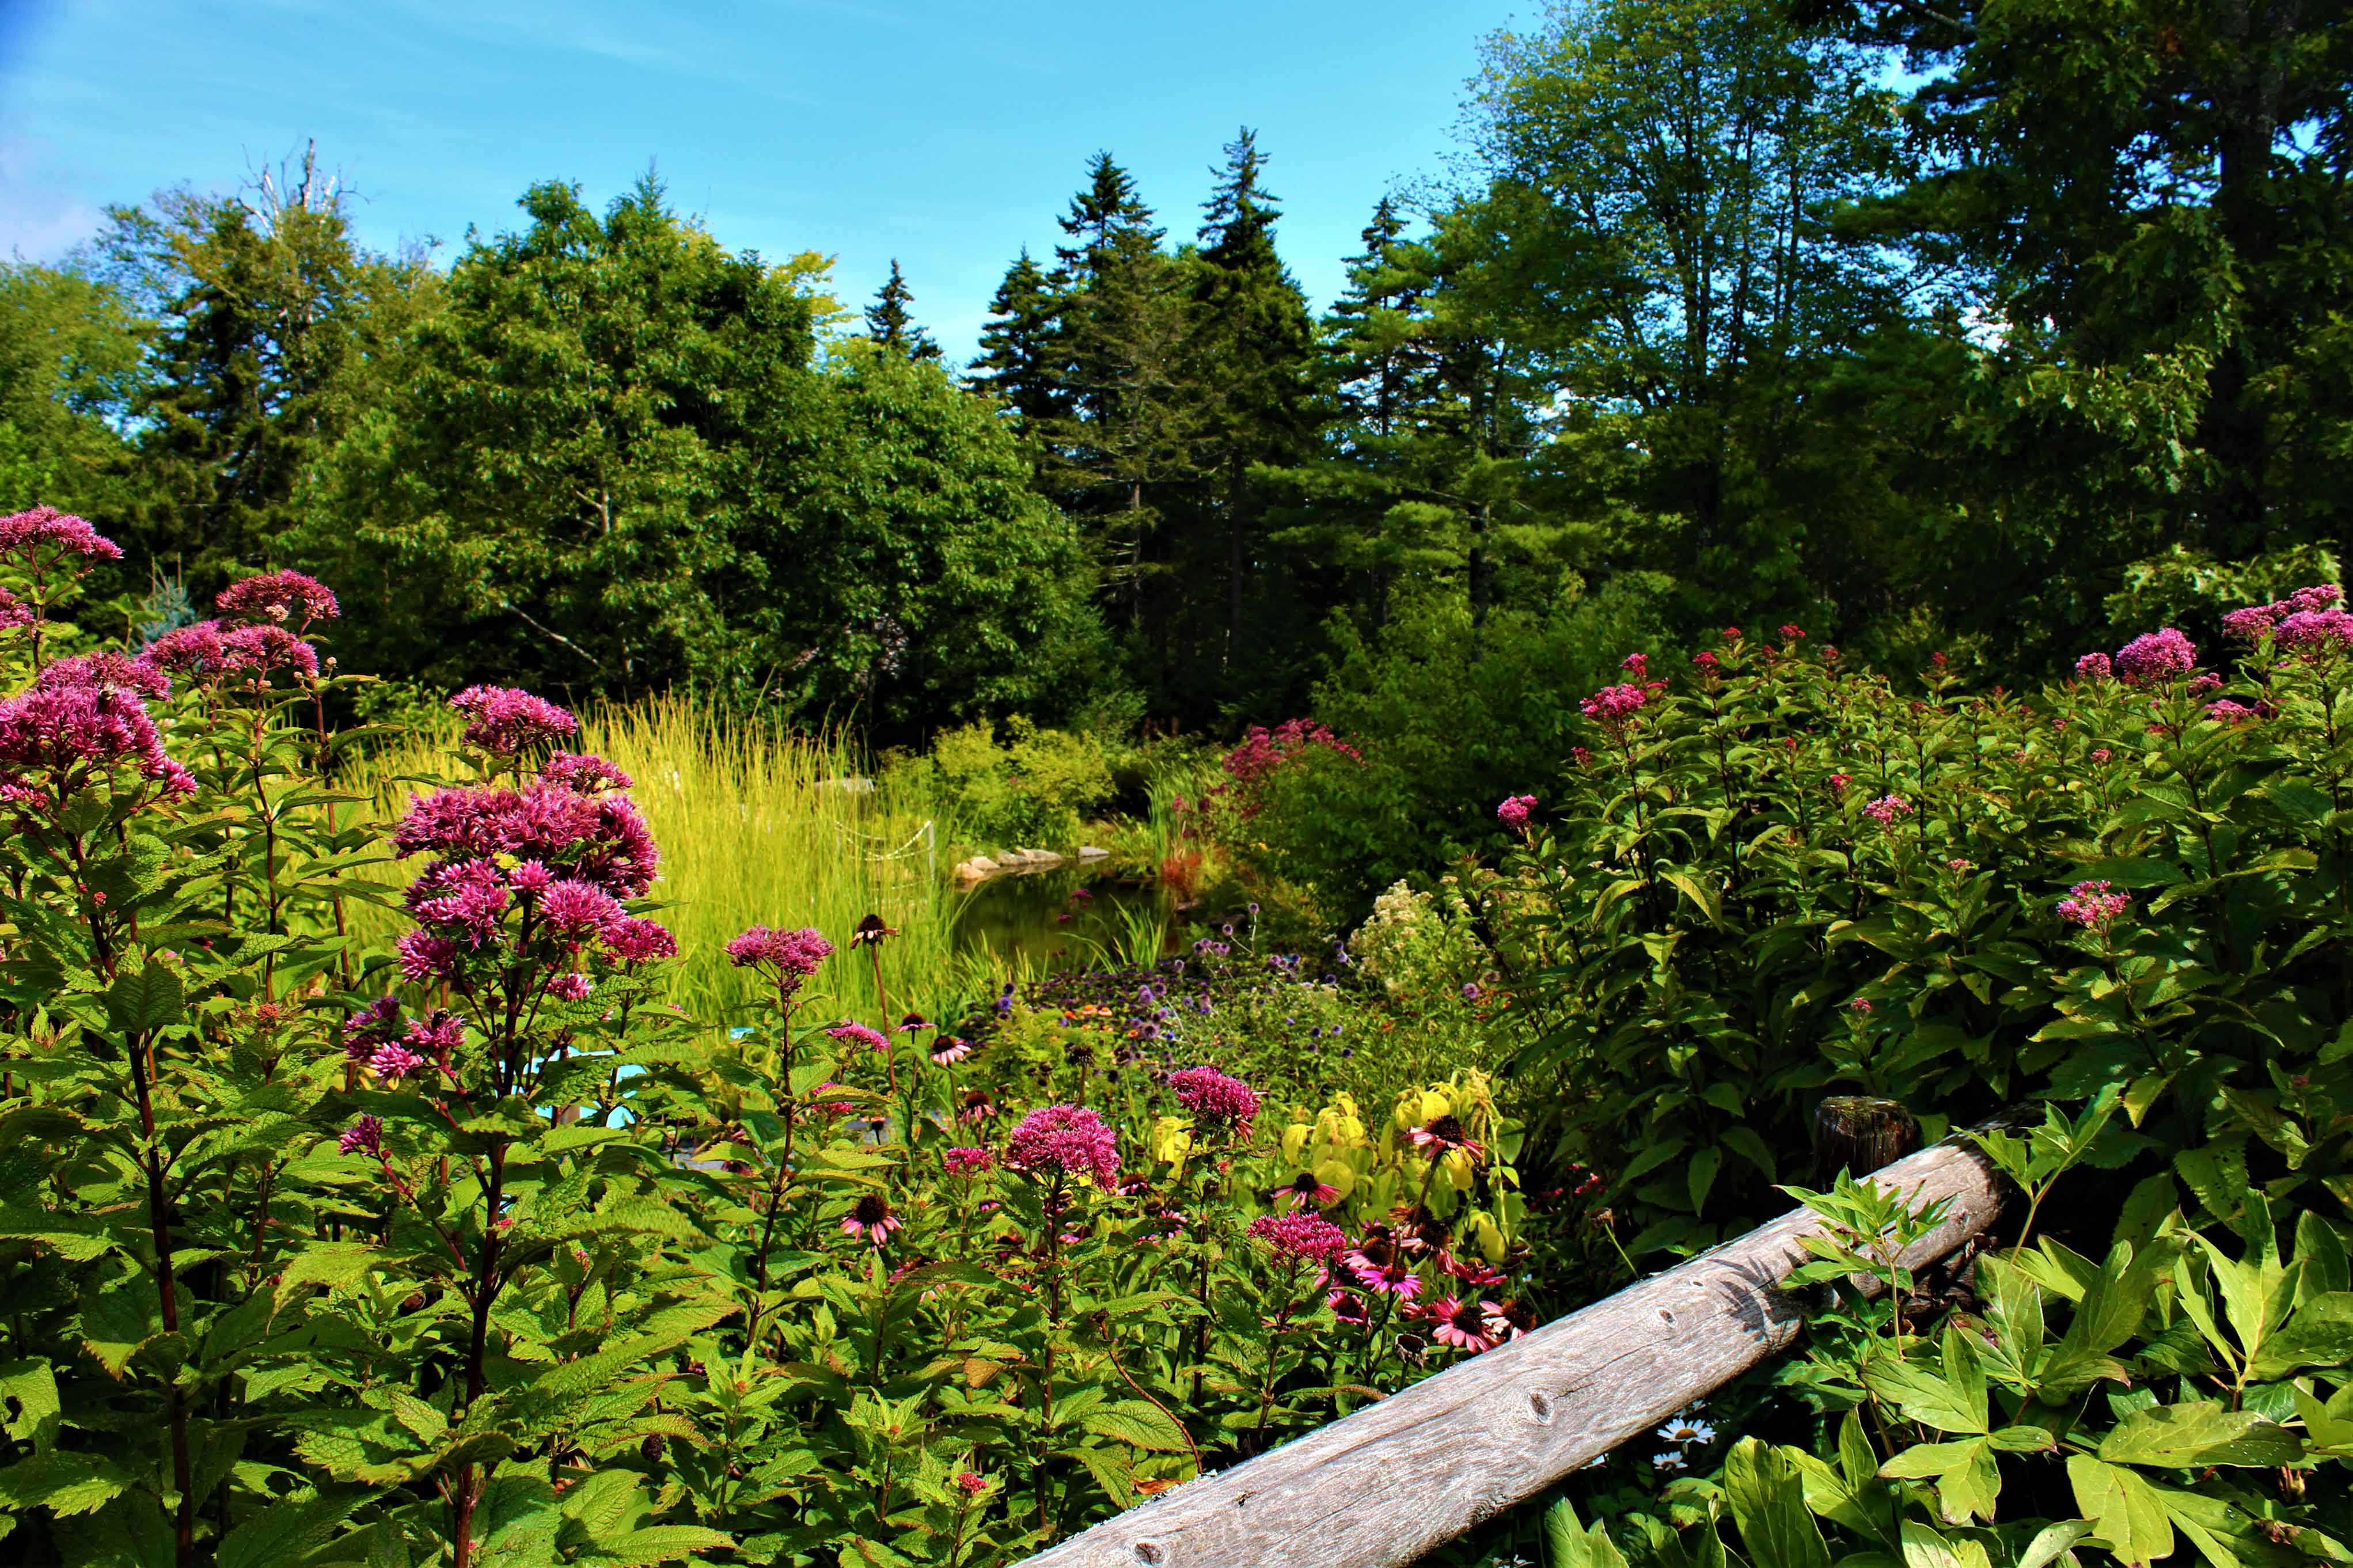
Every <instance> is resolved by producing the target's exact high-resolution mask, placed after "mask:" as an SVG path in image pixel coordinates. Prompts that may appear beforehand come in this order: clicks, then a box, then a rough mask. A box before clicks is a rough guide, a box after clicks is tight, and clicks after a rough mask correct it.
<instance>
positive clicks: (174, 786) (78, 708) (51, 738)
mask: <svg viewBox="0 0 2353 1568" xmlns="http://www.w3.org/2000/svg"><path fill="white" fill-rule="evenodd" d="M124 765H128V766H130V767H131V768H132V769H133V770H134V771H135V772H136V773H138V775H139V776H140V777H141V778H143V779H146V780H149V781H150V782H152V783H155V784H161V785H162V786H163V793H164V794H165V795H190V794H193V793H194V792H195V787H196V782H195V779H194V778H192V777H190V776H189V773H188V771H187V769H185V768H184V767H182V766H181V765H180V764H179V763H175V762H174V761H173V760H172V759H171V758H169V757H167V756H165V755H164V738H163V736H162V735H161V734H160V733H159V732H158V731H156V728H155V721H154V720H153V719H151V718H149V717H148V716H147V707H146V704H145V703H143V702H142V701H140V700H139V697H138V694H137V693H136V692H132V691H127V690H123V689H121V688H118V687H113V686H48V687H38V686H37V687H35V688H34V689H32V690H30V691H26V692H22V693H20V694H18V695H17V696H15V697H12V698H10V699H8V700H6V701H5V702H0V782H5V798H6V799H7V800H9V801H10V802H11V803H12V804H15V805H22V806H30V807H32V808H34V809H37V810H42V809H47V808H48V807H49V806H50V805H54V804H55V803H56V802H57V801H58V800H60V799H62V797H63V796H64V795H66V794H68V793H69V792H70V791H72V790H74V789H77V788H79V787H80V786H81V785H82V784H85V783H87V782H88V778H89V775H90V773H92V772H107V773H111V771H112V770H114V769H115V768H118V767H121V766H124Z"/></svg>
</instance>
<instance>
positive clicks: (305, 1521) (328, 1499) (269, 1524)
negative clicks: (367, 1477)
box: [218, 1488, 369, 1568]
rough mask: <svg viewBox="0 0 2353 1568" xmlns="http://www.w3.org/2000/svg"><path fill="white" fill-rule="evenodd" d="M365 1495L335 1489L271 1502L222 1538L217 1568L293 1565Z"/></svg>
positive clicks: (262, 1567) (364, 1493)
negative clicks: (292, 1563) (291, 1563)
mask: <svg viewBox="0 0 2353 1568" xmlns="http://www.w3.org/2000/svg"><path fill="white" fill-rule="evenodd" d="M368 1495H369V1494H368V1493H367V1492H364V1491H362V1490H360V1489H356V1488H353V1489H343V1488H338V1489H335V1490H332V1491H329V1492H324V1493H304V1494H298V1495H297V1496H294V1497H291V1498H288V1499H286V1500H283V1501H280V1502H274V1503H272V1504H270V1505H269V1507H268V1508H265V1509H263V1510H261V1511H260V1512H259V1513H257V1514H253V1515H251V1516H250V1517H248V1519H247V1520H246V1521H245V1522H244V1523H242V1524H240V1525H238V1526H237V1528H236V1529H234V1530H232V1531H229V1532H228V1534H227V1536H225V1537H224V1538H223V1539H222V1541H221V1543H220V1556H219V1559H218V1568H273V1565H275V1564H278V1563H290V1562H293V1561H295V1560H296V1559H297V1558H298V1557H300V1556H301V1553H302V1552H303V1551H304V1550H305V1549H307V1548H309V1547H311V1546H315V1545H317V1544H318V1543H319V1542H322V1541H324V1540H326V1539H327V1538H328V1537H329V1536H330V1535H332V1534H333V1533H334V1530H335V1526H337V1525H339V1524H341V1523H343V1521H344V1520H345V1519H347V1518H349V1517H350V1516H351V1511H352V1510H353V1509H355V1508H357V1507H358V1506H359V1505H360V1504H361V1503H362V1502H364V1501H365V1500H367V1498H368Z"/></svg>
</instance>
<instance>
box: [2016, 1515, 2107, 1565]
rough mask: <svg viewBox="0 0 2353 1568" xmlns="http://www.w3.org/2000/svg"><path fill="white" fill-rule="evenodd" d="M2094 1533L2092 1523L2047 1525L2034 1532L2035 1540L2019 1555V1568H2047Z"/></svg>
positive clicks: (2084, 1521) (2074, 1521) (2078, 1520)
mask: <svg viewBox="0 0 2353 1568" xmlns="http://www.w3.org/2000/svg"><path fill="white" fill-rule="evenodd" d="M2091 1533H2092V1526H2091V1523H2090V1521H2086V1520H2081V1519H2071V1520H2067V1521H2063V1522H2062V1523H2059V1524H2046V1525H2044V1526H2043V1527H2042V1529H2041V1530H2038V1531H2035V1532H2034V1539H2033V1540H2031V1541H2030V1542H2027V1543H2026V1549H2025V1550H2024V1551H2022V1552H2020V1553H2019V1554H2018V1563H2017V1568H2045V1564H2047V1563H2053V1562H2055V1561H2057V1560H2058V1558H2059V1555H2060V1554H2061V1553H2062V1552H2070V1551H2073V1549H2074V1545H2075V1542H2079V1541H2081V1540H2083V1539H2084V1537H2085V1536H2087V1535H2089V1534H2091Z"/></svg>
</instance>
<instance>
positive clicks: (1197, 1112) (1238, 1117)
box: [1168, 1067, 1258, 1133]
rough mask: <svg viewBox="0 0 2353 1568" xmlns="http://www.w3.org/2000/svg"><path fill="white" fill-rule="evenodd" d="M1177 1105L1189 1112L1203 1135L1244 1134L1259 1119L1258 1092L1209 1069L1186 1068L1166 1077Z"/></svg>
mask: <svg viewBox="0 0 2353 1568" xmlns="http://www.w3.org/2000/svg"><path fill="white" fill-rule="evenodd" d="M1168 1087H1169V1088H1170V1089H1175V1090H1176V1103H1177V1104H1179V1105H1181V1106H1183V1107H1184V1108H1185V1109H1186V1110H1189V1111H1191V1112H1192V1113H1193V1115H1194V1117H1195V1118H1196V1119H1197V1120H1198V1121H1200V1123H1201V1125H1202V1127H1203V1129H1204V1130H1205V1131H1219V1130H1222V1129H1225V1128H1229V1127H1230V1128H1232V1129H1233V1130H1234V1131H1238V1132H1244V1133H1247V1132H1248V1131H1250V1121H1251V1119H1252V1118H1253V1117H1255V1116H1257V1115H1258V1090H1256V1089H1252V1088H1251V1087H1250V1085H1248V1084H1246V1083H1244V1082H1243V1081H1242V1080H1241V1079H1238V1078H1233V1077H1230V1076H1229V1075H1228V1074H1225V1073H1221V1072H1219V1070H1218V1069H1217V1068H1212V1067H1196V1068H1185V1069H1184V1070H1183V1071H1182V1072H1173V1073H1170V1074H1169V1075H1168Z"/></svg>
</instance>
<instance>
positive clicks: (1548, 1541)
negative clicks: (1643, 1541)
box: [1544, 1498, 1626, 1568]
mask: <svg viewBox="0 0 2353 1568" xmlns="http://www.w3.org/2000/svg"><path fill="white" fill-rule="evenodd" d="M1544 1538H1545V1568H1626V1558H1625V1555H1624V1553H1622V1552H1620V1551H1619V1550H1618V1546H1617V1543H1616V1542H1613V1541H1611V1540H1610V1539H1609V1531H1607V1530H1604V1529H1603V1528H1602V1527H1601V1523H1600V1521H1599V1520H1597V1521H1594V1523H1593V1527H1592V1528H1591V1529H1589V1530H1588V1529H1584V1528H1581V1527H1580V1526H1579V1525H1578V1523H1577V1509H1576V1507H1575V1506H1574V1505H1573V1504H1571V1503H1570V1502H1569V1500H1567V1498H1563V1499H1561V1500H1559V1501H1558V1502H1556V1503H1555V1504H1553V1505H1552V1506H1551V1507H1550V1508H1548V1509H1546V1510H1545V1513H1544Z"/></svg>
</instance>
